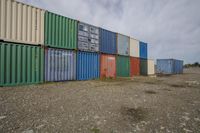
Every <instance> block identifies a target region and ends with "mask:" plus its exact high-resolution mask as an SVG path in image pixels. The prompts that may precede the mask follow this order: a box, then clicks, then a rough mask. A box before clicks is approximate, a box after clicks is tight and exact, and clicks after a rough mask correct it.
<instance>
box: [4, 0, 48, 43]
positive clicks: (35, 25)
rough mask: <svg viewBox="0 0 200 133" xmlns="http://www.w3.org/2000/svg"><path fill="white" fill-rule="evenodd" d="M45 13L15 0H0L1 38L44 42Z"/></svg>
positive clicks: (13, 40)
mask: <svg viewBox="0 0 200 133" xmlns="http://www.w3.org/2000/svg"><path fill="white" fill-rule="evenodd" d="M44 13H45V10H42V9H39V8H35V7H33V6H30V5H26V4H24V3H20V2H17V1H15V0H0V39H1V40H4V41H11V42H20V43H27V44H44Z"/></svg>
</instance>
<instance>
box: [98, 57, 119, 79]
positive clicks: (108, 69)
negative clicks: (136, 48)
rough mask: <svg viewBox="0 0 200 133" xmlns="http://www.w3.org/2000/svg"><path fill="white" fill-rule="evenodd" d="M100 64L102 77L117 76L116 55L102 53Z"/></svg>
mask: <svg viewBox="0 0 200 133" xmlns="http://www.w3.org/2000/svg"><path fill="white" fill-rule="evenodd" d="M100 65H101V66H100V75H101V76H100V77H101V78H115V77H116V57H115V56H114V55H107V54H101V64H100Z"/></svg>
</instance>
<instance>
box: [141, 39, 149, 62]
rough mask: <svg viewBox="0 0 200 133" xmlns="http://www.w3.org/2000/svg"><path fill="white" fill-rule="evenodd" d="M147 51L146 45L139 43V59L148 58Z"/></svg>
mask: <svg viewBox="0 0 200 133" xmlns="http://www.w3.org/2000/svg"><path fill="white" fill-rule="evenodd" d="M147 49H148V46H147V43H144V42H140V58H142V59H147V58H148V55H147V54H148V52H147Z"/></svg>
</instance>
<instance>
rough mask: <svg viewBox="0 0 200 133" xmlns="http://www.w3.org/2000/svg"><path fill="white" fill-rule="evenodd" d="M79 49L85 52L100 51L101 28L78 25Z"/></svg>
mask: <svg viewBox="0 0 200 133" xmlns="http://www.w3.org/2000/svg"><path fill="white" fill-rule="evenodd" d="M78 49H79V50H83V51H91V52H98V51H99V28H97V27H95V26H92V25H89V24H85V23H82V22H79V23H78Z"/></svg>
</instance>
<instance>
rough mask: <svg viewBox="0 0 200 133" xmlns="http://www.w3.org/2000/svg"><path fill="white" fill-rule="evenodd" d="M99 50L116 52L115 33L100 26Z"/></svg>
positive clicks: (110, 52)
mask: <svg viewBox="0 0 200 133" xmlns="http://www.w3.org/2000/svg"><path fill="white" fill-rule="evenodd" d="M100 52H102V53H106V54H116V53H117V35H116V33H114V32H111V31H108V30H105V29H101V28H100Z"/></svg>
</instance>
